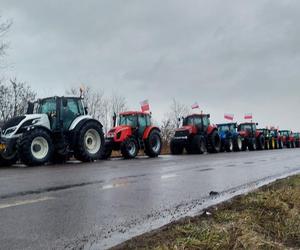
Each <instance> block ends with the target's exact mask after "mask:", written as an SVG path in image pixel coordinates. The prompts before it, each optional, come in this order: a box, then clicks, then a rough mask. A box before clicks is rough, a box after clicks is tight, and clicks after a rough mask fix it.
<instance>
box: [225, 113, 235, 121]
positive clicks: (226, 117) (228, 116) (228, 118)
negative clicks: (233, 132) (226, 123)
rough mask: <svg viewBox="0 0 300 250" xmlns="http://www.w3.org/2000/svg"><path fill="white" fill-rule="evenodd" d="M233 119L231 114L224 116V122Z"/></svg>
mask: <svg viewBox="0 0 300 250" xmlns="http://www.w3.org/2000/svg"><path fill="white" fill-rule="evenodd" d="M233 117H234V115H233V114H224V118H225V119H226V120H230V121H233Z"/></svg>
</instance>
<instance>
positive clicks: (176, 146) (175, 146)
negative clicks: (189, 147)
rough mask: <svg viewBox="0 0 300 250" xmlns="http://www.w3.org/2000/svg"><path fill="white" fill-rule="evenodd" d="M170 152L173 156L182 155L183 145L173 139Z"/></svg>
mask: <svg viewBox="0 0 300 250" xmlns="http://www.w3.org/2000/svg"><path fill="white" fill-rule="evenodd" d="M170 151H171V154H173V155H181V154H182V153H183V145H182V144H181V143H178V142H176V141H175V140H174V139H172V140H171V143H170Z"/></svg>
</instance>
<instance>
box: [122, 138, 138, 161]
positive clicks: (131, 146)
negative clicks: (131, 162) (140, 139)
mask: <svg viewBox="0 0 300 250" xmlns="http://www.w3.org/2000/svg"><path fill="white" fill-rule="evenodd" d="M138 152H139V146H138V143H137V141H136V139H134V138H133V137H129V138H127V139H126V140H125V141H124V142H122V144H121V153H122V155H123V157H124V158H125V159H133V158H135V157H136V156H137V154H138Z"/></svg>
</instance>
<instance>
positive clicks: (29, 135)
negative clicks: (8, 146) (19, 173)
mask: <svg viewBox="0 0 300 250" xmlns="http://www.w3.org/2000/svg"><path fill="white" fill-rule="evenodd" d="M53 150H54V147H53V143H52V139H51V137H50V135H49V133H48V132H47V131H46V130H44V129H34V130H30V131H28V132H25V133H24V134H23V135H22V137H21V138H20V141H19V143H18V154H19V157H20V160H21V162H22V163H24V164H26V165H28V166H38V165H43V164H45V163H47V162H49V161H51V160H52V156H53Z"/></svg>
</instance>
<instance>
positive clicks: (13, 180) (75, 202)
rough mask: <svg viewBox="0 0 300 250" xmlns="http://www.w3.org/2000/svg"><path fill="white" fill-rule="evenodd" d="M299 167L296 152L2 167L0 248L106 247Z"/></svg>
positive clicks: (298, 157)
mask: <svg viewBox="0 0 300 250" xmlns="http://www.w3.org/2000/svg"><path fill="white" fill-rule="evenodd" d="M297 172H300V149H289V150H272V151H257V152H242V153H229V154H228V153H222V154H216V155H191V156H187V155H184V156H162V157H159V158H157V159H147V158H140V159H136V160H128V161H125V160H121V159H117V160H111V161H102V162H101V161H99V162H95V163H92V164H77V163H69V164H65V165H62V166H58V165H56V166H45V167H39V168H24V167H14V168H1V169H0V224H1V227H0V246H1V247H0V248H1V249H2V248H3V249H53V248H55V249H65V248H66V249H68V248H74V247H75V248H80V247H82V246H85V247H86V248H87V249H105V248H108V247H110V246H112V245H114V244H117V243H119V242H121V241H123V240H126V239H128V238H130V237H132V236H134V235H137V234H140V233H143V232H145V231H148V230H151V229H154V228H157V227H159V226H162V225H163V224H165V223H168V222H170V221H172V220H175V219H178V218H180V217H182V216H186V215H194V214H196V213H197V212H199V211H200V210H201V209H203V208H204V207H206V206H209V205H211V204H214V203H216V202H219V201H222V200H224V199H226V198H229V197H232V196H233V195H237V194H239V193H242V192H245V191H246V190H250V189H253V188H256V187H257V186H259V185H262V184H264V183H267V182H269V181H271V180H274V179H276V178H279V177H282V176H287V175H290V174H293V173H297ZM210 194H216V195H210Z"/></svg>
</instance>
